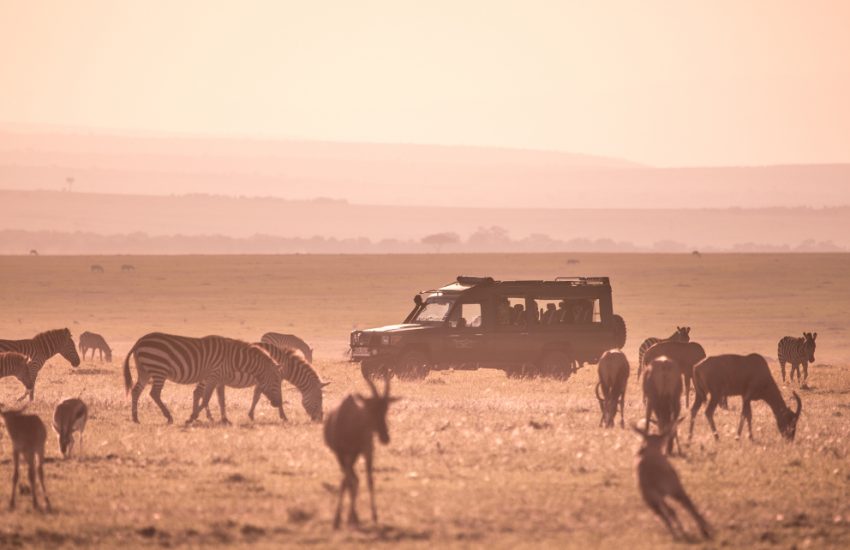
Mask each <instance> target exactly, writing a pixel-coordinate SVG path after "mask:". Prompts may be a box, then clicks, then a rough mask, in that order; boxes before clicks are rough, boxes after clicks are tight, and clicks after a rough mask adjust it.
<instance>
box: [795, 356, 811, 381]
mask: <svg viewBox="0 0 850 550" xmlns="http://www.w3.org/2000/svg"><path fill="white" fill-rule="evenodd" d="M797 374H798V375H799V373H797ZM808 380H809V362H808V361H803V384H805V383H806V382H807V381H808Z"/></svg>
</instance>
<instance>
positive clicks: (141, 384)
mask: <svg viewBox="0 0 850 550" xmlns="http://www.w3.org/2000/svg"><path fill="white" fill-rule="evenodd" d="M147 383H148V374H147V372H142V371H139V379H138V380H136V384H135V385H134V386H133V389H132V390H131V392H130V397H131V399H132V409H131V410H132V414H133V422H135V423H136V424H138V423H139V397H140V396H141V395H142V392H143V391H144V389H145V386H146V385H147Z"/></svg>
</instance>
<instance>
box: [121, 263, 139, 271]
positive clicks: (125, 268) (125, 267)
mask: <svg viewBox="0 0 850 550" xmlns="http://www.w3.org/2000/svg"><path fill="white" fill-rule="evenodd" d="M121 271H136V266H134V265H132V264H124V265H122V266H121Z"/></svg>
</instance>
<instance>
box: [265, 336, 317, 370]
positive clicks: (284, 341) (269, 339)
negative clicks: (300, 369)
mask: <svg viewBox="0 0 850 550" xmlns="http://www.w3.org/2000/svg"><path fill="white" fill-rule="evenodd" d="M260 342H262V343H264V344H271V345H273V346H275V347H278V348H280V349H294V350H298V351H300V352H301V353H303V354H304V359H306V360H307V362H308V363H312V362H313V348H311V347H310V346H308V345H307V342H305V341H304V340H302V339H301V338H299V337H297V336H295V335H294V334H279V333H277V332H267V333H265V334H263V337H262V338H260Z"/></svg>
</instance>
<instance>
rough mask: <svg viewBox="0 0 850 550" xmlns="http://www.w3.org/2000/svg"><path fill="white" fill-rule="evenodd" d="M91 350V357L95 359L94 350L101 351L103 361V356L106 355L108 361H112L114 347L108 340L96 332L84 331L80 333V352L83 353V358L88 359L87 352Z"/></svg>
mask: <svg viewBox="0 0 850 550" xmlns="http://www.w3.org/2000/svg"><path fill="white" fill-rule="evenodd" d="M89 350H91V358H92V361H94V352H95V351H99V352H100V361H101V363H102V362H103V356H104V354H105V355H106V362H107V363H111V362H112V348H110V347H109V345H108V344H107V343H106V340H105V339H104V338H103V336H101V335H100V334H96V333H94V332H88V331H86V332H84V333H82V334H80V353H82V354H83V360H84V361H85V359H86V353H87V352H88V351H89Z"/></svg>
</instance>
